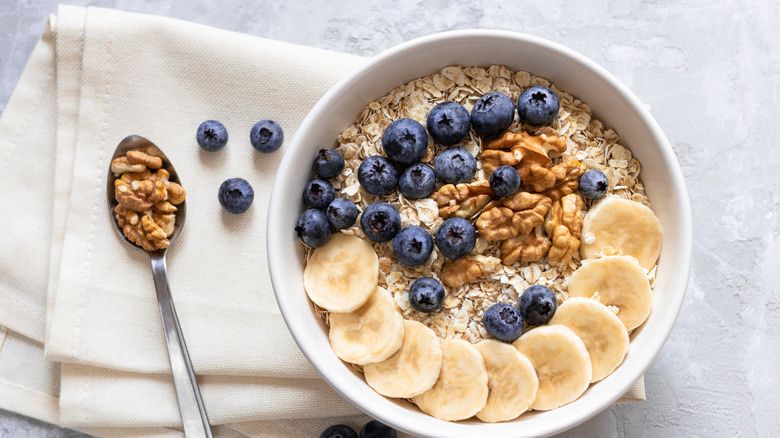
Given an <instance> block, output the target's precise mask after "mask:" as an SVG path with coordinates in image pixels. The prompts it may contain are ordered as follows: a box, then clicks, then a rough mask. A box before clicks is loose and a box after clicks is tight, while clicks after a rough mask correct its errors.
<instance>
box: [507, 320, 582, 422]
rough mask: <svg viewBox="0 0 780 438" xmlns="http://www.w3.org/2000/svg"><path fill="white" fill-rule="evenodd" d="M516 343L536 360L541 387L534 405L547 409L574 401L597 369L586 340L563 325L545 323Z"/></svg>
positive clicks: (530, 357) (521, 351)
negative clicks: (594, 369) (593, 363)
mask: <svg viewBox="0 0 780 438" xmlns="http://www.w3.org/2000/svg"><path fill="white" fill-rule="evenodd" d="M513 345H514V346H515V348H517V349H518V350H519V351H520V353H522V354H524V355H525V356H526V357H528V359H529V360H530V361H531V364H533V366H534V369H535V370H536V376H537V377H538V378H539V389H538V390H537V391H536V399H535V400H534V402H533V404H532V405H531V409H535V410H539V411H547V410H550V409H555V408H557V407H560V406H563V405H565V404H567V403H570V402H573V401H574V400H576V399H577V397H579V396H580V395H581V394H582V393H583V392H585V390H586V389H588V385H589V384H590V378H591V376H592V374H593V370H592V369H591V366H590V356H588V350H587V349H586V348H585V344H584V343H583V342H582V340H581V339H580V338H579V337H578V336H577V335H576V334H574V332H573V331H571V330H570V329H568V328H567V327H565V326H562V325H543V326H539V327H536V328H534V329H531V330H529V331H528V332H526V333H524V334H523V335H522V336H520V337H519V338H518V339H517V340H516V341H515V342H514V343H513Z"/></svg>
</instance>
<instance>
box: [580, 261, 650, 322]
mask: <svg viewBox="0 0 780 438" xmlns="http://www.w3.org/2000/svg"><path fill="white" fill-rule="evenodd" d="M569 296H570V297H585V298H592V299H594V300H596V301H598V302H600V303H601V304H604V305H605V306H615V307H617V308H618V309H619V310H618V313H617V317H618V318H619V319H620V321H621V322H623V325H624V326H626V330H628V331H631V330H633V329H635V328H637V327H639V326H640V325H641V324H642V323H643V322H644V321H645V319H647V316H648V315H649V314H650V306H651V305H652V299H653V295H652V292H651V291H650V282H649V281H648V280H647V274H646V273H645V270H644V269H643V268H642V267H641V266H639V265H638V264H637V263H636V262H635V261H634V260H633V259H631V258H629V257H624V256H607V257H602V258H600V259H596V260H592V261H589V262H587V263H583V265H582V266H580V268H579V269H577V270H576V271H574V274H572V276H571V277H569Z"/></svg>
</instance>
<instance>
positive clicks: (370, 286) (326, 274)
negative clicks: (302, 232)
mask: <svg viewBox="0 0 780 438" xmlns="http://www.w3.org/2000/svg"><path fill="white" fill-rule="evenodd" d="M378 279H379V259H378V258H377V256H376V253H375V252H374V248H372V247H371V244H370V243H368V242H366V241H365V240H363V239H361V238H359V237H355V236H348V235H346V234H342V233H336V234H334V235H333V236H331V238H330V240H329V241H328V243H326V244H325V245H324V246H322V247H320V248H317V249H315V250H314V252H312V254H311V257H309V261H308V263H307V264H306V268H305V269H304V270H303V286H304V288H305V289H306V293H308V294H309V298H311V300H312V301H314V303H316V304H317V305H318V306H320V307H322V308H323V309H326V310H329V311H331V312H340V313H345V312H351V311H353V310H355V309H357V308H358V307H360V306H362V305H363V304H364V303H365V302H366V301H367V300H368V297H370V296H371V294H372V293H373V292H374V290H375V289H376V285H377V282H378Z"/></svg>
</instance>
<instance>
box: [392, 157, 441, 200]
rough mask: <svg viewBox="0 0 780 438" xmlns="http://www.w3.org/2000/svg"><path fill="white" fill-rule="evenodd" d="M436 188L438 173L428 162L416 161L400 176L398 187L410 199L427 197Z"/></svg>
mask: <svg viewBox="0 0 780 438" xmlns="http://www.w3.org/2000/svg"><path fill="white" fill-rule="evenodd" d="M435 188H436V173H435V172H434V171H433V169H431V167H430V166H428V165H427V164H423V163H414V164H412V165H411V166H409V167H407V168H406V169H404V171H403V172H401V176H400V177H399V178H398V189H399V190H400V191H401V193H402V194H403V195H404V196H406V197H407V198H409V199H422V198H427V197H428V195H430V194H431V193H433V190H434V189H435Z"/></svg>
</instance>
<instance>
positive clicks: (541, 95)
mask: <svg viewBox="0 0 780 438" xmlns="http://www.w3.org/2000/svg"><path fill="white" fill-rule="evenodd" d="M559 107H560V103H559V102H558V96H556V95H555V93H554V92H553V91H552V90H551V89H549V88H547V87H544V86H542V85H537V86H535V87H531V88H527V89H525V90H524V91H523V92H522V93H520V97H519V98H518V99H517V116H518V118H519V119H520V122H521V123H525V124H528V125H532V126H542V125H549V124H550V123H552V121H553V120H555V116H557V115H558V108H559Z"/></svg>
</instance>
